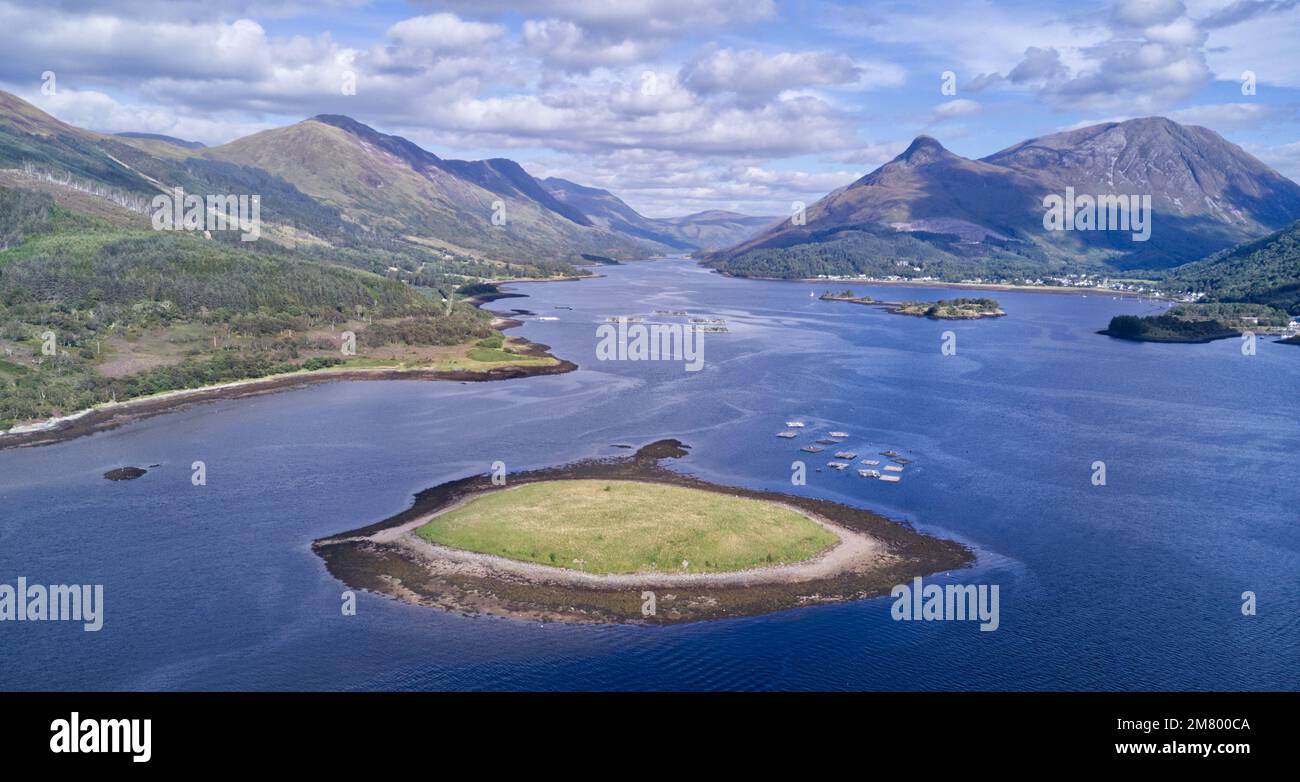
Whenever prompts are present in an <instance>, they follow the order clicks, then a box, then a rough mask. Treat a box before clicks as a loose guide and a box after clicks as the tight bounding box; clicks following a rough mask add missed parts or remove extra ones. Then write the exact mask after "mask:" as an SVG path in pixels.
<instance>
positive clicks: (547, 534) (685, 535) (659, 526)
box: [417, 480, 838, 573]
mask: <svg viewBox="0 0 1300 782" xmlns="http://www.w3.org/2000/svg"><path fill="white" fill-rule="evenodd" d="M417 534H418V535H419V536H420V537H421V538H423V539H425V540H427V541H429V542H430V543H436V544H439V545H443V546H450V547H452V548H459V549H465V550H468V551H476V552H479V553H482V554H492V555H495V556H501V557H506V558H509V559H516V560H521V561H524V562H534V563H537V564H541V565H552V566H556V567H563V568H570V569H574V570H582V571H585V572H589V573H644V572H654V571H672V572H679V573H716V572H727V571H735V570H746V569H749V568H755V567H766V566H771V565H781V564H786V563H790V562H799V561H802V560H806V559H811V558H812V557H814V556H816V555H817V554H818V553H820V552H821V551H823V550H825V549H827V548H829V547H830V546H832V545H834V544H835V543H836V542H837V541H838V538H837V537H836V536H835V535H834V534H832V533H831V532H829V531H828V530H826V529H825V528H823V527H821V526H820V525H818V524H817V523H815V522H813V521H812V520H811V519H809V518H808V517H807V516H805V515H804V514H802V513H799V512H797V511H794V510H792V509H790V508H787V507H784V506H782V505H777V504H775V503H771V502H765V501H762V500H756V499H750V498H747V497H733V496H728V495H724V494H719V493H716V492H706V491H701V490H699V489H689V488H684V487H680V486H668V485H663V484H654V483H642V482H638V481H596V480H572V481H545V482H540V483H531V484H525V485H523V486H519V487H515V488H510V489H505V490H502V491H496V492H489V493H487V494H484V495H482V496H479V497H476V498H475V499H472V500H470V501H469V502H468V503H466V504H465V505H463V506H461V507H459V508H456V509H454V510H450V511H447V512H446V513H443V514H441V515H438V516H435V517H434V518H433V519H432V520H430V521H429V523H427V524H425V525H424V526H422V527H420V528H419V529H418V530H417Z"/></svg>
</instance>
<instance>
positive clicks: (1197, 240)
mask: <svg viewBox="0 0 1300 782" xmlns="http://www.w3.org/2000/svg"><path fill="white" fill-rule="evenodd" d="M1067 187H1069V188H1073V190H1074V191H1075V192H1076V193H1078V194H1080V195H1083V194H1087V195H1093V196H1095V195H1110V194H1115V195H1139V196H1141V195H1149V196H1150V197H1151V207H1152V217H1151V228H1152V230H1151V234H1150V238H1149V240H1147V241H1136V240H1134V238H1133V236H1132V233H1131V232H1125V231H1048V230H1046V229H1045V228H1044V226H1043V215H1044V212H1045V209H1044V205H1043V199H1044V197H1045V196H1048V195H1051V194H1056V195H1060V196H1064V194H1065V192H1066V188H1067ZM805 218H806V219H805V222H804V224H803V225H796V224H794V222H793V221H792V220H791V219H787V220H784V221H782V222H781V223H780V224H778V225H775V226H773V227H771V228H769V229H768V230H766V231H764V232H762V233H760V234H758V235H757V236H755V237H753V238H752V239H750V240H749V241H747V242H743V243H741V244H739V245H736V246H734V247H731V248H729V249H727V250H725V251H721V252H718V253H714V254H712V255H711V256H710V257H709V259H708V260H709V262H710V263H711V264H712V265H714V266H717V267H718V268H721V269H723V270H724V271H728V272H731V273H736V274H754V273H762V274H769V275H774V276H802V275H804V274H805V273H807V272H809V271H814V272H815V273H827V274H836V273H868V274H873V273H875V274H878V273H897V274H899V275H900V276H918V275H920V274H929V275H934V276H949V277H956V276H963V277H964V276H969V275H984V276H988V275H990V274H995V275H1001V274H1009V275H1030V276H1034V275H1037V274H1042V273H1044V272H1053V271H1061V270H1063V269H1069V268H1074V267H1093V268H1095V267H1100V268H1102V269H1106V268H1111V269H1134V268H1166V267H1171V266H1176V265H1179V264H1182V263H1186V262H1188V261H1191V260H1194V259H1197V258H1200V257H1202V256H1203V255H1205V254H1206V253H1207V252H1212V251H1215V250H1219V249H1222V248H1225V247H1229V246H1232V245H1234V244H1236V243H1238V242H1241V241H1245V240H1250V239H1254V238H1258V237H1259V236H1261V235H1262V234H1265V233H1267V232H1268V231H1271V230H1276V229H1277V228H1280V227H1281V226H1283V225H1286V224H1288V223H1290V222H1292V221H1294V220H1296V219H1300V185H1296V184H1295V183H1294V182H1291V181H1290V180H1289V179H1286V178H1285V177H1283V176H1281V175H1280V174H1278V173H1276V172H1275V171H1273V170H1272V169H1270V168H1268V167H1267V166H1266V165H1264V164H1263V163H1261V162H1259V161H1258V160H1256V159H1255V158H1254V157H1252V156H1251V155H1249V154H1248V153H1246V152H1245V151H1244V150H1242V149H1241V148H1240V147H1238V146H1236V145H1235V144H1232V143H1230V142H1228V141H1226V140H1225V139H1223V138H1222V137H1221V136H1219V135H1218V134H1217V133H1214V132H1213V131H1211V130H1207V129H1205V128H1199V127H1186V126H1183V125H1179V124H1178V123H1176V122H1173V121H1171V120H1168V119H1163V118H1145V119H1136V120H1129V121H1127V122H1112V123H1105V124H1102V125H1095V126H1092V127H1088V128H1082V129H1080V130H1074V131H1067V132H1064V133H1056V134H1052V135H1049V136H1043V137H1041V138H1034V139H1030V140H1028V141H1024V142H1021V143H1019V144H1016V145H1014V146H1012V147H1009V148H1007V149H1004V150H1002V151H1000V152H997V153H994V154H992V155H989V156H988V157H985V158H982V159H979V160H970V159H967V158H963V157H961V156H959V155H956V154H953V153H952V152H950V151H949V150H947V149H945V148H944V147H943V145H942V144H940V143H939V142H938V141H936V140H934V139H932V138H930V137H928V136H921V137H918V138H917V139H916V140H915V141H913V142H912V144H911V145H910V146H909V147H908V148H907V150H905V151H904V152H903V153H902V154H901V155H899V156H898V157H896V158H895V159H893V160H891V161H890V162H888V163H886V164H884V165H883V166H881V167H880V168H878V169H876V170H875V171H872V172H871V173H869V174H867V175H866V176H864V177H862V178H861V179H859V180H857V181H855V182H853V183H851V184H849V185H848V186H846V187H844V188H841V189H839V190H836V191H834V192H832V193H830V194H828V195H827V196H825V197H824V198H822V199H821V200H819V201H818V202H817V203H815V204H813V205H811V206H810V207H808V209H807V210H806V214H805Z"/></svg>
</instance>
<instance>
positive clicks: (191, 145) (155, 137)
mask: <svg viewBox="0 0 1300 782" xmlns="http://www.w3.org/2000/svg"><path fill="white" fill-rule="evenodd" d="M114 135H115V136H117V137H118V138H129V139H138V140H140V141H161V142H162V143H164V144H171V145H172V146H176V147H180V148H181V149H203V147H204V146H205V145H204V144H203V142H201V141H186V140H185V139H179V138H176V137H175V136H165V135H163V134H161V133H140V132H137V131H133V130H132V131H127V132H125V133H115V134H114Z"/></svg>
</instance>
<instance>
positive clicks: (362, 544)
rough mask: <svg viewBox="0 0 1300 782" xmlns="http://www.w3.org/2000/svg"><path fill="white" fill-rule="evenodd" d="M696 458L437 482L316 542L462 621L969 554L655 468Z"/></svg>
mask: <svg viewBox="0 0 1300 782" xmlns="http://www.w3.org/2000/svg"><path fill="white" fill-rule="evenodd" d="M689 454H690V449H689V446H687V445H685V444H684V443H682V442H680V441H678V440H659V441H656V442H653V443H649V444H647V445H644V446H642V447H641V448H639V449H637V450H636V452H635V453H632V454H620V455H618V456H610V457H601V458H593V459H585V460H582V461H578V462H572V463H570V464H562V465H556V466H554V467H545V468H542V469H539V470H531V471H527V472H518V473H511V474H510V476H509V484H508V486H507V487H506V488H502V487H500V486H496V485H494V484H493V483H492V476H491V475H490V474H486V473H484V474H479V475H473V476H469V477H466V478H460V479H458V480H453V481H448V482H446V483H441V484H439V485H437V486H432V487H430V488H428V489H425V490H424V491H421V492H419V493H418V494H416V495H415V502H414V504H413V505H412V506H411V507H410V508H408V509H407V510H405V511H402V512H401V513H398V514H396V515H394V516H391V517H389V518H387V519H384V520H383V521H380V522H377V523H374V524H370V525H368V526H365V527H362V528H360V529H355V530H352V531H350V532H344V533H341V534H338V535H332V536H330V537H327V538H321V539H320V540H317V541H315V542H314V543H312V550H313V551H315V552H316V553H317V554H318V555H320V557H321V558H322V559H324V561H325V564H326V567H327V568H328V569H329V572H330V573H332V574H334V575H335V576H336V577H337V578H339V579H341V580H342V581H343V582H344V583H346V584H347V585H348V586H349V588H352V589H367V590H370V591H373V592H379V593H382V594H386V595H390V596H392V597H394V598H396V599H398V600H405V601H408V602H412V603H418V604H420V605H427V606H436V607H438V608H442V609H446V610H451V611H456V612H459V613H463V614H467V615H492V616H506V617H514V618H519V619H527V620H530V621H561V622H584V623H606V622H638V623H675V622H693V621H699V620H705V619H719V618H722V617H735V616H746V615H751V614H761V613H767V612H769V611H780V610H784V609H787V608H797V607H800V606H810V605H818V604H823V603H834V602H840V601H844V600H856V599H859V598H864V597H872V596H876V595H885V594H889V591H890V590H891V589H892V588H893V586H894V585H896V584H901V583H905V582H907V581H909V580H910V579H912V578H913V577H915V576H917V575H925V574H929V573H939V572H947V571H950V570H952V569H953V568H959V567H963V566H965V565H967V564H969V563H970V562H971V561H972V559H973V555H972V554H971V552H970V551H969V550H968V549H966V548H965V547H964V546H962V545H961V544H959V543H955V542H953V541H950V540H941V539H939V538H933V537H930V536H928V535H922V534H921V533H918V532H917V531H916V530H914V529H912V528H911V527H910V526H908V525H905V524H900V523H897V522H895V521H892V520H890V519H887V518H885V517H883V516H880V515H877V514H875V513H872V512H871V511H869V510H866V509H864V508H855V507H852V506H848V505H842V504H840V503H836V502H831V501H829V500H820V499H816V498H812V497H800V496H797V495H791V494H782V493H780V492H775V491H764V490H757V489H745V488H742V487H738V486H720V485H717V484H713V483H709V482H707V481H702V480H700V479H698V478H694V477H692V476H690V475H686V474H683V473H681V472H678V471H676V470H671V469H668V468H667V467H666V466H664V465H663V464H661V462H663V461H665V460H668V459H684V458H687V457H688V456H689Z"/></svg>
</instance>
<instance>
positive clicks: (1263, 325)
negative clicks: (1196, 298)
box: [1097, 303, 1290, 343]
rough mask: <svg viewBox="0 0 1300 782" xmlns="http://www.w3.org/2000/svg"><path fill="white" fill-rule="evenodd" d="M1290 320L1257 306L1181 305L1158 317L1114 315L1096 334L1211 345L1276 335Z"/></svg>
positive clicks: (1120, 337) (1282, 314)
mask: <svg viewBox="0 0 1300 782" xmlns="http://www.w3.org/2000/svg"><path fill="white" fill-rule="evenodd" d="M1289 322H1290V317H1289V316H1288V315H1287V314H1286V313H1285V312H1283V311H1281V310H1279V309H1277V308H1275V307H1270V306H1265V305H1260V304H1242V303H1204V304H1199V303H1198V304H1181V305H1179V306H1177V307H1172V308H1170V309H1169V311H1168V312H1164V313H1162V314H1160V315H1148V316H1146V317H1138V316H1137V315H1116V316H1115V317H1113V318H1111V319H1110V325H1109V326H1107V327H1106V328H1104V329H1102V330H1101V331H1099V332H1097V333H1098V334H1105V335H1106V336H1108V337H1116V338H1118V339H1130V340H1135V341H1138V342H1186V343H1202V342H1213V341H1214V340H1217V339H1230V338H1232V337H1239V336H1241V334H1242V332H1244V331H1257V332H1264V333H1266V332H1276V331H1280V330H1282V329H1284V328H1286V326H1287V324H1288V323H1289Z"/></svg>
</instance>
